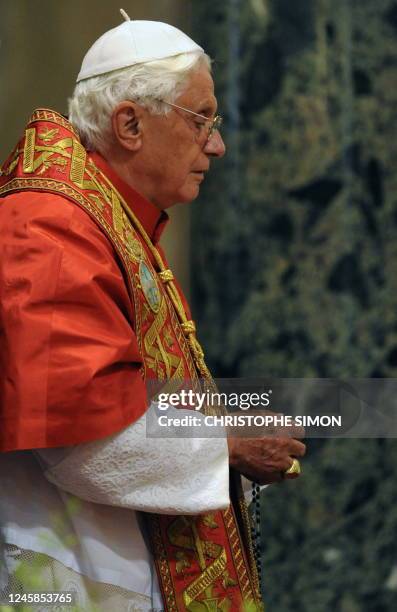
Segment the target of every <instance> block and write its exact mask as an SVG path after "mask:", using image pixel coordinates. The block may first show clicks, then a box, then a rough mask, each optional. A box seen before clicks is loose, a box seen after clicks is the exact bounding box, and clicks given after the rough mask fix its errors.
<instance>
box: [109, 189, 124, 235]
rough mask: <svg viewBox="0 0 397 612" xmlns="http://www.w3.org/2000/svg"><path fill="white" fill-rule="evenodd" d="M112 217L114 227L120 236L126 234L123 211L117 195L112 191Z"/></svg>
mask: <svg viewBox="0 0 397 612" xmlns="http://www.w3.org/2000/svg"><path fill="white" fill-rule="evenodd" d="M112 216H113V227H114V229H115V230H116V232H117V233H118V234H120V236H123V233H124V221H123V209H122V208H121V204H120V200H119V199H118V197H117V195H116V193H115V192H114V191H112Z"/></svg>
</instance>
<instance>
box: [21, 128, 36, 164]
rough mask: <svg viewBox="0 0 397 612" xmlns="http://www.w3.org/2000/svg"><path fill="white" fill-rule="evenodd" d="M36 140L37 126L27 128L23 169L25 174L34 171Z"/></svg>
mask: <svg viewBox="0 0 397 612" xmlns="http://www.w3.org/2000/svg"><path fill="white" fill-rule="evenodd" d="M35 140H36V130H35V128H28V129H27V130H25V146H24V149H23V171H24V172H25V174H31V173H32V172H34V166H33V162H34V145H35Z"/></svg>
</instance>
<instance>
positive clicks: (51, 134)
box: [37, 128, 59, 142]
mask: <svg viewBox="0 0 397 612" xmlns="http://www.w3.org/2000/svg"><path fill="white" fill-rule="evenodd" d="M58 134H59V129H58V128H53V129H52V130H51V129H47V130H45V131H43V132H39V134H38V135H37V137H38V138H39V140H43V141H44V142H50V141H51V140H53V139H54V138H55V136H58Z"/></svg>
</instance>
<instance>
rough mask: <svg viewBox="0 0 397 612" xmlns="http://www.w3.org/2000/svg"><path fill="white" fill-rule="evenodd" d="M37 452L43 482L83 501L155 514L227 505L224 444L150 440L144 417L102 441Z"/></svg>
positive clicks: (216, 440)
mask: <svg viewBox="0 0 397 612" xmlns="http://www.w3.org/2000/svg"><path fill="white" fill-rule="evenodd" d="M170 410H174V411H175V412H177V414H178V416H182V415H183V414H186V413H190V414H191V412H190V411H185V410H177V411H176V409H170ZM37 453H38V455H39V458H40V460H41V461H42V463H44V468H45V475H46V477H47V479H48V480H50V481H51V482H52V483H54V484H55V485H57V486H58V487H60V488H61V489H64V490H66V491H68V492H70V493H73V494H74V495H76V496H78V497H81V498H82V499H85V500H88V501H92V502H97V503H101V504H109V505H113V506H121V507H126V508H133V509H135V510H142V511H145V512H156V513H159V514H199V513H204V512H209V511H211V510H216V509H220V508H226V507H227V506H228V505H229V456H228V447H227V441H226V439H225V438H224V437H222V438H209V439H207V438H180V437H173V438H150V437H147V436H146V415H143V416H142V417H141V418H140V419H139V420H138V421H136V422H135V423H134V424H132V425H130V426H128V427H127V428H126V429H124V430H122V431H121V432H119V433H117V434H115V435H112V436H109V437H107V438H104V439H102V440H97V441H95V442H89V443H84V444H79V445H77V446H74V447H71V448H61V449H60V448H57V449H45V450H40V451H37Z"/></svg>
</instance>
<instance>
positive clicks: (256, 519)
mask: <svg viewBox="0 0 397 612" xmlns="http://www.w3.org/2000/svg"><path fill="white" fill-rule="evenodd" d="M252 506H253V516H252V519H253V521H252V528H251V535H252V544H253V551H254V559H255V563H256V569H257V573H258V581H259V591H260V592H261V591H262V551H261V532H260V529H261V488H260V486H259V485H258V483H256V482H253V483H252Z"/></svg>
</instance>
